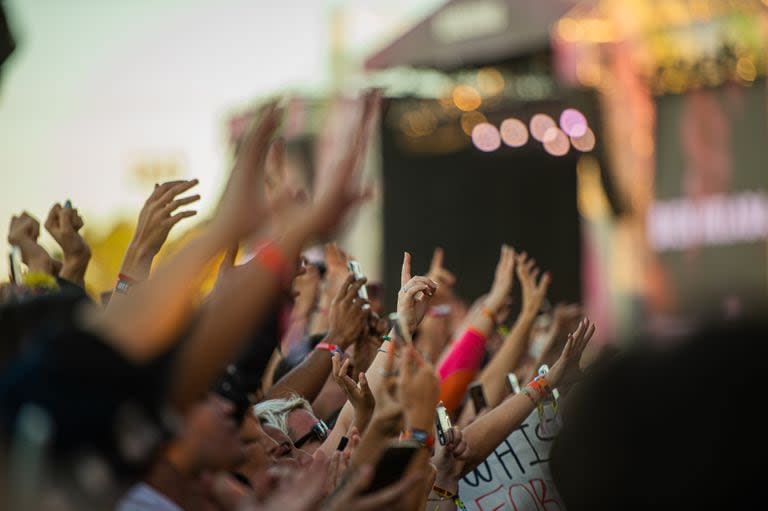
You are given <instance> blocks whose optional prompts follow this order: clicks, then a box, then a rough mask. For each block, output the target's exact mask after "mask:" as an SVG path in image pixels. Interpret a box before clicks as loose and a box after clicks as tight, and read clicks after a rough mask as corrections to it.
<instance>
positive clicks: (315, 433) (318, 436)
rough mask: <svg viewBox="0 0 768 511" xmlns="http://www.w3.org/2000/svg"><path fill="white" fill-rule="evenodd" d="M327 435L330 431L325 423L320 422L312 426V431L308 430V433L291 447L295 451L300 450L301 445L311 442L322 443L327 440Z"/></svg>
mask: <svg viewBox="0 0 768 511" xmlns="http://www.w3.org/2000/svg"><path fill="white" fill-rule="evenodd" d="M328 433H330V429H329V428H328V426H327V425H326V424H325V422H323V421H322V420H320V421H318V422H316V423H315V425H314V426H312V429H310V430H309V433H307V434H306V435H304V436H303V437H301V438H299V439H298V440H296V441H295V442H293V445H294V446H295V447H296V448H297V449H301V446H302V445H304V444H306V443H307V442H310V441H312V440H317V441H318V442H324V441H325V439H326V438H328Z"/></svg>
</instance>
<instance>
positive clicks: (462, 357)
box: [438, 245, 515, 411]
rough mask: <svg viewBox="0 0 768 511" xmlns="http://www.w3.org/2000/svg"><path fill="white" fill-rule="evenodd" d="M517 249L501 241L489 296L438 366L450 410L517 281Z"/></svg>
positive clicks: (474, 369) (473, 371)
mask: <svg viewBox="0 0 768 511" xmlns="http://www.w3.org/2000/svg"><path fill="white" fill-rule="evenodd" d="M514 269H515V252H514V250H512V248H511V247H508V246H507V245H502V247H501V256H500V257H499V263H498V264H497V265H496V274H495V276H494V279H493V286H492V287H491V291H490V293H488V297H487V298H486V299H485V303H484V304H483V306H482V307H481V308H480V309H479V310H476V311H474V312H473V313H472V315H471V316H470V318H469V322H468V326H467V328H466V329H465V331H464V332H462V334H461V336H460V337H459V338H458V339H457V340H456V342H455V343H454V344H453V346H451V350H450V352H449V353H448V355H447V356H446V357H445V358H444V359H443V361H442V362H441V363H440V366H439V367H438V374H439V375H440V380H441V383H440V399H441V400H442V401H443V403H444V404H445V407H446V408H447V409H448V410H449V411H454V410H455V409H456V408H457V407H458V405H459V404H460V403H461V400H462V398H463V397H464V394H465V393H466V391H467V386H468V385H469V384H470V382H472V380H473V379H474V377H475V374H476V373H477V370H478V369H479V368H480V364H481V362H482V360H483V355H484V353H485V341H486V339H487V338H488V336H489V335H490V333H491V332H492V330H493V328H494V327H495V326H496V315H497V314H498V313H499V311H500V310H501V309H502V307H503V306H504V305H505V303H506V301H507V299H508V298H509V294H510V292H511V291H512V284H513V283H514Z"/></svg>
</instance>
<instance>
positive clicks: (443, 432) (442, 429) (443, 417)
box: [435, 403, 453, 445]
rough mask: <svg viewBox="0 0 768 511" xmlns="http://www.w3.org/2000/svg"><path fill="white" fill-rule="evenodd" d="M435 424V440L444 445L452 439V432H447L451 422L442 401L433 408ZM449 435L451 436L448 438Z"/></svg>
mask: <svg viewBox="0 0 768 511" xmlns="http://www.w3.org/2000/svg"><path fill="white" fill-rule="evenodd" d="M435 415H436V417H435V425H436V426H437V440H438V442H440V445H445V444H447V443H448V442H450V441H451V440H453V434H452V433H449V431H450V430H451V428H452V427H453V424H451V417H450V416H449V415H448V410H447V409H446V408H445V406H443V403H440V404H439V405H437V409H436V410H435ZM449 436H450V437H451V438H449Z"/></svg>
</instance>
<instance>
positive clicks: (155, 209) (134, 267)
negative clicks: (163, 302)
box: [120, 179, 200, 282]
mask: <svg viewBox="0 0 768 511" xmlns="http://www.w3.org/2000/svg"><path fill="white" fill-rule="evenodd" d="M197 183H198V181H197V179H192V180H189V181H169V182H167V183H163V184H156V185H155V188H154V190H153V191H152V193H151V194H150V196H149V198H147V200H146V202H145V203H144V206H143V207H142V208H141V211H140V212H139V220H138V222H137V223H136V231H135V232H134V233H133V238H132V239H131V242H130V243H129V244H128V248H127V250H126V251H125V255H124V256H123V264H122V266H121V267H120V273H121V274H122V275H124V276H126V277H128V278H130V279H132V280H133V281H136V282H141V281H143V280H146V279H148V278H149V272H150V270H151V269H152V262H153V261H154V260H155V256H156V255H157V253H158V252H159V251H160V248H161V247H162V246H163V244H164V243H165V240H166V239H168V234H170V232H171V229H173V227H174V226H175V225H176V224H177V223H179V222H180V221H181V220H183V219H185V218H189V217H191V216H194V215H195V214H196V211H194V210H185V211H180V212H178V213H174V211H176V210H177V209H178V208H180V207H181V206H185V205H187V204H191V203H193V202H195V201H198V200H200V196H199V195H190V196H187V197H181V198H176V197H177V196H178V195H180V194H182V193H184V192H186V191H187V190H189V189H190V188H193V187H194V186H196V185H197Z"/></svg>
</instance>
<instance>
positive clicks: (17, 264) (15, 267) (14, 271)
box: [8, 245, 24, 286]
mask: <svg viewBox="0 0 768 511" xmlns="http://www.w3.org/2000/svg"><path fill="white" fill-rule="evenodd" d="M8 268H10V271H11V275H10V277H11V282H13V283H14V284H15V285H17V286H20V285H21V284H23V283H24V279H23V277H24V275H23V274H22V271H21V250H19V247H17V246H15V245H11V251H10V253H9V254H8Z"/></svg>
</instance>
